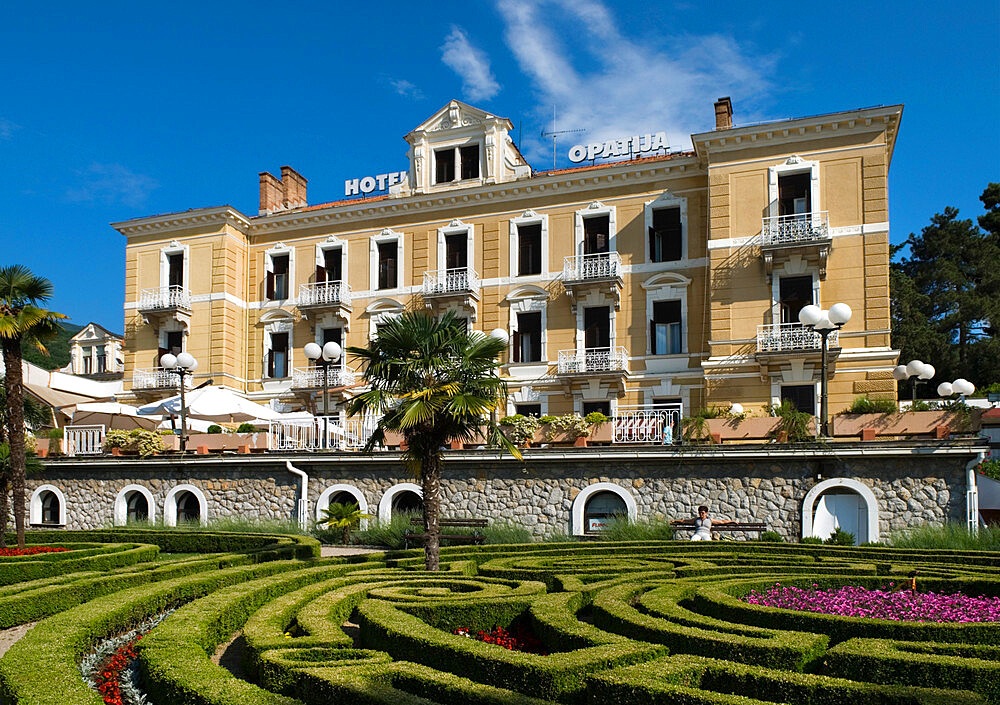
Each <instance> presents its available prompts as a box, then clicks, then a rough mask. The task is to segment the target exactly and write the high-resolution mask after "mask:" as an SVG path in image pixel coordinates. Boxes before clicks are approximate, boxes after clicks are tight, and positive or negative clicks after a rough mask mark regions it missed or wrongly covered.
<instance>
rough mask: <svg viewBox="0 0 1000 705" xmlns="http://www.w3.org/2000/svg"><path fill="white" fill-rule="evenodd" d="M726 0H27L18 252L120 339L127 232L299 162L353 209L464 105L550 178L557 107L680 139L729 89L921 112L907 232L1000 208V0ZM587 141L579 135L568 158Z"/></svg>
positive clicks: (775, 107)
mask: <svg viewBox="0 0 1000 705" xmlns="http://www.w3.org/2000/svg"><path fill="white" fill-rule="evenodd" d="M349 5H350V7H349ZM724 5H725V6H726V9H725V11H724V12H723V11H722V10H720V9H719V8H720V7H721V6H720V5H718V4H711V3H700V2H675V3H670V2H661V3H647V2H643V3H638V2H633V3H625V2H611V1H610V0H607V1H605V2H600V1H598V0H551V1H548V0H486V1H484V2H479V3H470V2H467V1H466V2H449V1H447V0H445V1H442V2H437V3H434V4H432V5H429V6H428V5H414V4H412V3H402V2H399V3H396V2H387V3H340V2H334V3H330V2H324V3H319V2H315V3H310V2H290V3H273V2H272V3H257V2H232V3H221V2H200V3H190V2H173V3H169V4H164V3H158V4H154V3H134V2H132V3H123V2H103V3H88V4H85V5H81V4H79V3H47V4H39V5H37V6H34V7H29V4H28V3H15V4H13V5H11V6H9V7H7V8H5V11H4V21H3V23H2V24H0V59H2V65H3V66H4V91H3V97H2V99H0V165H2V167H3V172H4V178H5V183H6V187H5V188H4V189H2V190H0V208H2V213H3V217H2V219H0V246H2V252H3V256H2V258H0V261H2V263H3V264H10V263H13V262H19V263H23V264H26V265H28V266H29V267H31V268H32V269H33V270H34V271H35V272H37V273H38V274H41V275H43V276H46V277H48V278H49V279H51V280H52V282H53V284H54V285H55V297H54V299H53V301H52V306H53V308H55V309H56V310H59V311H62V312H64V313H66V314H68V315H69V316H70V317H71V318H72V319H73V320H74V321H75V322H77V323H85V322H87V321H88V320H95V321H97V322H99V323H101V324H103V325H105V326H106V327H108V328H111V329H112V330H118V331H121V328H122V303H123V296H124V294H123V292H124V262H125V259H124V238H123V237H122V236H120V235H119V234H118V233H117V232H115V231H114V230H112V229H111V228H110V227H109V226H108V223H109V222H112V221H119V220H125V219H128V218H134V217H140V216H144V215H152V214H156V213H166V212H172V211H179V210H185V209H188V208H196V207H202V206H212V205H220V204H230V205H232V206H234V207H236V208H238V209H240V210H242V211H243V212H245V213H250V214H254V213H256V209H257V173H258V172H259V171H263V170H270V171H272V173H277V170H278V168H279V167H280V166H281V165H282V164H291V165H292V166H293V167H295V168H296V169H298V170H299V171H300V172H301V173H302V174H303V175H304V176H305V177H306V178H307V179H309V200H310V202H311V203H319V202H323V201H331V200H336V199H338V198H342V197H343V183H344V180H345V179H347V178H353V177H357V176H364V175H368V174H376V173H383V172H388V171H392V170H401V169H405V168H406V160H405V156H406V150H405V147H406V145H405V143H404V142H403V139H402V137H403V135H404V134H406V133H407V132H408V131H409V130H410V129H412V128H413V127H414V126H416V125H417V124H419V123H420V122H421V121H422V120H423V119H424V118H425V117H427V116H428V115H429V114H430V113H432V112H433V111H435V110H436V109H437V108H439V107H440V106H441V105H443V104H444V103H445V102H447V101H448V100H449V99H450V98H453V97H454V98H459V99H462V100H465V101H467V102H470V103H472V104H474V105H477V106H480V107H483V108H485V109H487V110H489V111H491V112H494V113H496V114H499V115H504V116H507V117H509V118H511V120H512V121H513V122H514V125H515V128H516V129H520V131H521V135H522V137H521V143H522V147H523V149H524V150H525V152H526V153H527V155H528V157H529V160H530V161H531V162H532V164H533V165H534V166H535V167H536V168H539V169H544V168H548V167H550V166H551V159H552V157H551V143H546V142H545V141H543V140H540V139H539V138H538V135H539V132H540V131H541V130H542V129H547V128H548V127H549V126H550V125H551V118H552V107H553V105H555V107H556V110H557V116H558V127H559V128H560V129H564V128H589V129H591V130H592V134H593V135H594V136H597V135H598V134H602V133H603V134H608V133H615V134H619V133H620V134H632V133H634V132H637V131H656V130H666V131H667V132H668V133H669V134H670V136H671V143H672V144H673V146H674V147H683V146H684V142H685V139H686V135H688V134H690V133H691V132H694V131H700V130H706V129H710V128H711V127H713V125H714V122H713V121H714V118H713V112H712V101H713V100H714V99H715V98H717V97H719V96H723V95H730V96H732V98H733V103H734V109H735V121H736V123H737V124H741V123H747V122H753V121H758V120H766V119H776V118H785V117H798V116H804V115H812V114H817V113H824V112H833V111H837V110H846V109H850V108H857V107H865V106H871V105H878V104H893V103H904V104H905V106H906V107H905V110H904V113H903V122H902V127H901V131H900V136H899V139H898V142H897V148H896V152H895V155H894V159H893V164H892V167H891V171H890V218H891V227H892V238H893V241H897V242H898V241H899V240H902V239H905V237H906V236H907V234H909V233H910V232H912V231H914V230H919V229H920V228H921V227H923V225H924V224H926V222H927V220H928V218H929V217H930V216H931V215H932V213H934V212H937V211H940V210H941V209H942V208H944V207H945V206H947V205H953V206H957V207H959V208H960V209H961V213H962V215H963V216H965V217H972V216H975V215H978V214H979V213H981V207H980V203H979V201H978V196H979V194H980V193H981V192H982V190H983V188H984V187H985V185H986V183H987V182H988V181H991V180H992V181H997V180H1000V173H998V171H1000V169H998V164H1000V129H998V128H1000V119H998V113H1000V93H998V88H997V79H998V77H1000V50H998V45H1000V42H998V37H1000V9H998V8H1000V3H997V2H995V0H990V1H987V2H952V3H948V4H947V5H941V4H940V3H930V2H906V3H903V2H899V3H871V2H853V1H848V2H841V3H837V4H833V5H831V4H829V3H823V4H820V3H815V4H814V3H803V2H801V1H799V2H788V3H739V4H736V3H733V4H732V7H729V5H730V4H729V3H725V4H724ZM942 9H944V10H945V12H942ZM595 96H598V97H597V98H596V99H595ZM584 137H585V136H583V135H579V136H578V135H571V136H569V137H568V138H567V139H566V140H565V144H562V143H561V144H560V145H559V147H560V148H559V160H560V162H559V164H560V165H562V166H565V165H568V162H567V160H566V157H565V152H566V149H567V148H568V147H569V146H570V144H571V143H572V142H575V141H583V138H584ZM577 138H578V139H577Z"/></svg>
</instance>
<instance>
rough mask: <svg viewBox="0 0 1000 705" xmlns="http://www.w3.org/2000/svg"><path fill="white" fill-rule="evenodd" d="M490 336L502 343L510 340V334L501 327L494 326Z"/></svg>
mask: <svg viewBox="0 0 1000 705" xmlns="http://www.w3.org/2000/svg"><path fill="white" fill-rule="evenodd" d="M490 337H491V338H493V339H494V340H499V341H500V342H502V343H503V344H504V345H506V344H507V342H508V341H509V340H510V335H509V334H508V333H507V331H505V330H504V329H503V328H494V329H493V330H491V331H490Z"/></svg>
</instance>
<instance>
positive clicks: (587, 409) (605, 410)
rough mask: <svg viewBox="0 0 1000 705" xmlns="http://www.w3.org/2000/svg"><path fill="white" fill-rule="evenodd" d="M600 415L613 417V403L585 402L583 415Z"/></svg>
mask: <svg viewBox="0 0 1000 705" xmlns="http://www.w3.org/2000/svg"><path fill="white" fill-rule="evenodd" d="M595 411H596V412H597V413H599V414H604V415H605V416H611V402H609V401H585V402H583V415H584V416H586V415H587V414H592V413H594V412H595Z"/></svg>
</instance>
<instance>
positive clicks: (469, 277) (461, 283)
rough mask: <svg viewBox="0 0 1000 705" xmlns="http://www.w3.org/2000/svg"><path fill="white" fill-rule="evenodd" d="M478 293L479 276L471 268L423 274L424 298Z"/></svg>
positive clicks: (441, 270)
mask: <svg viewBox="0 0 1000 705" xmlns="http://www.w3.org/2000/svg"><path fill="white" fill-rule="evenodd" d="M476 291H479V274H477V273H476V270H474V269H472V267H459V268H457V269H438V270H436V271H433V272H424V285H423V295H424V296H454V295H458V294H471V293H473V292H476Z"/></svg>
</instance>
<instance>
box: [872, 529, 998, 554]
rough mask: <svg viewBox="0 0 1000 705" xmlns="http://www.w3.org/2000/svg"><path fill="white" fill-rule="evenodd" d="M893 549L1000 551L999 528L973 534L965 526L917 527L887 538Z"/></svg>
mask: <svg viewBox="0 0 1000 705" xmlns="http://www.w3.org/2000/svg"><path fill="white" fill-rule="evenodd" d="M889 545H890V546H892V547H893V548H918V549H944V550H949V551H1000V526H981V527H979V532H978V533H976V534H973V533H972V532H970V531H969V529H968V527H967V526H966V525H965V524H958V523H948V524H944V525H943V526H930V525H928V526H918V527H916V528H913V529H908V530H906V531H900V532H894V533H893V534H891V535H890V536H889Z"/></svg>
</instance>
